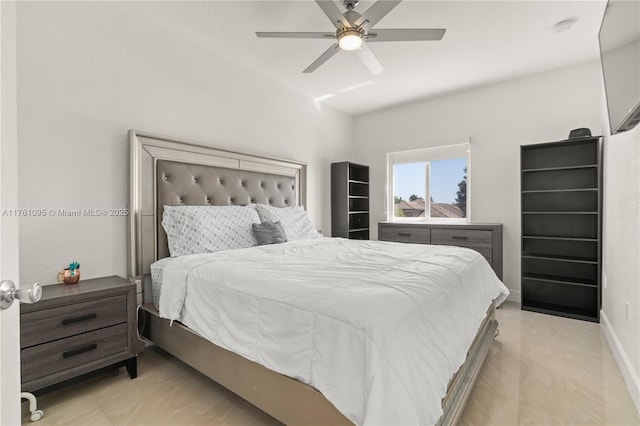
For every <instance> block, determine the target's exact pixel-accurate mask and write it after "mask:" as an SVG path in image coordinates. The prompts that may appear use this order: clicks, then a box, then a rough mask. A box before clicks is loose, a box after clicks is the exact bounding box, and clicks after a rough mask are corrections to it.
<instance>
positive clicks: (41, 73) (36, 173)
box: [17, 2, 352, 283]
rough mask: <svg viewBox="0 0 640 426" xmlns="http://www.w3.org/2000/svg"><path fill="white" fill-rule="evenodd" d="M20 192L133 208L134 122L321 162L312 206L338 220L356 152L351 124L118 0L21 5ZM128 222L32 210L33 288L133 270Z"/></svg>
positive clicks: (322, 221) (28, 269)
mask: <svg viewBox="0 0 640 426" xmlns="http://www.w3.org/2000/svg"><path fill="white" fill-rule="evenodd" d="M17 25H18V29H17V31H18V44H17V62H18V137H19V196H20V200H19V201H20V206H21V207H23V208H45V209H49V208H68V209H76V208H102V207H104V208H121V207H126V206H127V203H128V186H129V182H128V143H127V136H126V134H127V131H128V130H129V129H132V128H133V129H137V130H145V131H150V132H154V133H158V134H163V135H167V136H175V137H180V138H184V139H192V140H195V141H200V142H205V143H210V144H212V145H213V146H216V147H221V148H227V149H233V150H238V151H243V152H249V153H256V154H263V155H268V156H275V157H282V158H290V159H295V160H300V161H306V162H308V165H309V167H308V171H309V175H308V178H309V179H308V181H309V183H308V193H309V197H308V208H309V211H310V215H311V218H312V220H314V222H315V224H316V226H317V227H319V228H320V229H323V230H325V231H327V230H329V227H330V209H329V207H328V206H329V203H330V196H329V187H330V186H329V173H330V163H331V162H332V161H342V160H345V159H349V158H350V155H351V146H350V142H349V141H350V139H351V137H352V119H351V118H350V117H349V116H347V115H344V114H341V113H337V112H335V111H331V110H328V109H323V110H319V109H318V108H317V107H316V105H315V104H314V103H313V101H312V100H310V99H308V98H306V97H303V96H301V95H299V94H297V93H296V92H293V91H290V90H288V89H287V88H285V87H283V86H281V85H279V84H276V83H274V82H273V81H271V80H268V79H266V78H265V77H262V76H261V75H259V74H257V73H255V72H253V71H250V70H248V69H246V68H243V67H241V66H239V65H237V64H235V63H233V62H230V61H229V60H227V59H225V58H223V57H220V56H219V55H216V54H215V53H212V52H210V51H207V50H205V49H204V48H203V47H202V46H200V45H197V44H195V43H193V42H191V41H188V40H184V39H180V38H178V37H176V36H174V35H172V34H171V32H170V29H167V28H159V27H156V26H154V24H153V23H151V22H147V21H146V20H143V19H140V18H139V17H136V16H134V15H131V14H129V13H128V12H127V11H126V10H124V9H122V8H120V7H118V5H117V4H116V3H99V2H85V3H81V2H44V3H31V2H21V3H19V4H18V10H17ZM125 221H126V219H125V218H124V217H119V218H104V217H101V218H91V217H85V218H82V217H80V218H78V217H66V218H63V217H39V218H35V217H26V218H22V219H21V221H20V245H21V251H20V270H21V271H20V272H21V277H22V280H23V281H24V282H30V281H33V280H38V281H41V282H42V283H51V282H53V281H55V277H56V273H57V271H59V270H60V269H62V268H63V267H64V266H65V265H67V264H68V263H69V262H70V261H71V260H77V261H79V262H80V263H81V270H82V274H83V277H85V278H88V277H96V276H102V275H107V274H119V275H122V276H126V225H125V224H126V222H125Z"/></svg>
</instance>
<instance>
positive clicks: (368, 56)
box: [356, 43, 384, 75]
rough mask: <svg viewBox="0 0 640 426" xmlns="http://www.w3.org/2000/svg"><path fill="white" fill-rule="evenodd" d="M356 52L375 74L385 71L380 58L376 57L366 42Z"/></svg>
mask: <svg viewBox="0 0 640 426" xmlns="http://www.w3.org/2000/svg"><path fill="white" fill-rule="evenodd" d="M356 52H357V54H358V57H359V58H360V60H361V61H362V62H363V63H364V64H365V65H366V67H367V68H369V71H371V73H372V74H373V75H378V74H380V73H381V72H382V71H384V68H382V65H381V64H380V62H379V61H378V58H376V56H375V55H374V54H373V52H372V51H371V49H369V47H368V46H367V44H366V43H363V44H362V47H361V48H360V50H357V51H356Z"/></svg>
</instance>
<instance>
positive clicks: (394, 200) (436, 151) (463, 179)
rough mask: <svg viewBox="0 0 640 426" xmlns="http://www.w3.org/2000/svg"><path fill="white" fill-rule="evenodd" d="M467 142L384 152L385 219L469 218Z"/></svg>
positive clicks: (455, 220)
mask: <svg viewBox="0 0 640 426" xmlns="http://www.w3.org/2000/svg"><path fill="white" fill-rule="evenodd" d="M470 152H471V146H470V144H469V143H463V144H455V145H447V146H442V147H436V148H424V149H416V150H411V151H401V152H392V153H389V154H387V161H388V167H387V218H388V220H396V221H399V220H411V221H420V220H422V221H427V220H428V221H446V222H465V221H468V220H470V219H469V217H470V208H469V206H470V200H469V198H470V197H469V183H470V171H471V169H470V161H469V159H470Z"/></svg>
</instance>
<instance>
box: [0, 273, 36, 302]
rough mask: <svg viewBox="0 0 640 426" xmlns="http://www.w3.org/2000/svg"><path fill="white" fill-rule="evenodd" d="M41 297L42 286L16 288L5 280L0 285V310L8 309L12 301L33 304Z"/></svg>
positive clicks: (11, 282)
mask: <svg viewBox="0 0 640 426" xmlns="http://www.w3.org/2000/svg"><path fill="white" fill-rule="evenodd" d="M41 297H42V286H41V285H40V284H38V283H33V285H32V286H31V287H20V288H16V285H15V284H14V283H13V281H10V280H5V281H2V282H1V283H0V309H8V308H10V307H11V305H12V304H13V301H14V300H19V301H20V302H22V303H35V302H37V301H38V300H40V298H41Z"/></svg>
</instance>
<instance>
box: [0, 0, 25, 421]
mask: <svg viewBox="0 0 640 426" xmlns="http://www.w3.org/2000/svg"><path fill="white" fill-rule="evenodd" d="M16 7H17V4H16V2H15V1H4V0H3V1H0V29H1V30H0V52H2V57H1V60H0V63H1V68H0V99H1V102H0V279H2V280H12V281H13V282H14V283H16V285H17V286H19V267H18V217H17V216H15V215H11V214H10V212H11V210H13V209H16V208H17V207H18V166H17V163H18V143H17V135H18V120H17V110H18V104H17V87H16V86H17V55H16V26H17V23H16ZM7 212H9V214H6V213H7ZM0 341H1V342H2V344H1V345H0V424H2V425H19V424H20V417H21V415H20V308H19V303H17V302H16V303H14V304H13V305H12V306H11V307H10V308H9V309H5V310H0Z"/></svg>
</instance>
